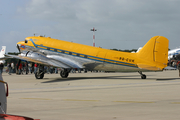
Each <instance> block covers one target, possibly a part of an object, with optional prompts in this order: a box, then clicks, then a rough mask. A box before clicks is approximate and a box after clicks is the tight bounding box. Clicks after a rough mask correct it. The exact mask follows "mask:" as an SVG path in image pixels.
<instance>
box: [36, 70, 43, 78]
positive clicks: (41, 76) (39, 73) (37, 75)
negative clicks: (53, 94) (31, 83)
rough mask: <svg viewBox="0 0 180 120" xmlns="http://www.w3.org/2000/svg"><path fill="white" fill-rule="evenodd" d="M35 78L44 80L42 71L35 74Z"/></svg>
mask: <svg viewBox="0 0 180 120" xmlns="http://www.w3.org/2000/svg"><path fill="white" fill-rule="evenodd" d="M35 77H36V79H43V78H44V72H42V71H40V72H36V73H35Z"/></svg>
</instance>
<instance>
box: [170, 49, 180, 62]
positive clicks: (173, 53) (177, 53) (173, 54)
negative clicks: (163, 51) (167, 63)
mask: <svg viewBox="0 0 180 120" xmlns="http://www.w3.org/2000/svg"><path fill="white" fill-rule="evenodd" d="M172 58H174V59H177V60H180V48H176V49H172V50H170V51H169V52H168V60H170V59H172Z"/></svg>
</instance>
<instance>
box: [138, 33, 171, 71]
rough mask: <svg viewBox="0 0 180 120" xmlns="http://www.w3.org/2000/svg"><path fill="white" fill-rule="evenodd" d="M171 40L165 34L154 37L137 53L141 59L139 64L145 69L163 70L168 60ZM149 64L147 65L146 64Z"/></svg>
mask: <svg viewBox="0 0 180 120" xmlns="http://www.w3.org/2000/svg"><path fill="white" fill-rule="evenodd" d="M168 46H169V40H168V39H167V38H165V37H163V36H155V37H152V38H151V39H150V40H149V41H148V42H147V43H146V44H145V45H144V47H143V48H142V49H141V50H140V51H139V52H138V53H137V55H138V57H139V58H140V59H141V60H140V64H139V65H138V66H139V67H141V68H144V69H158V70H162V69H163V68H165V67H166V66H167V62H168ZM144 63H145V64H147V65H146V66H145V64H144ZM150 66H151V67H150Z"/></svg>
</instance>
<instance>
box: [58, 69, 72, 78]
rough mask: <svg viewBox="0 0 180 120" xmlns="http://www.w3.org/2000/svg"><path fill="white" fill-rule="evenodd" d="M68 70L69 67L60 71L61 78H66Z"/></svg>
mask: <svg viewBox="0 0 180 120" xmlns="http://www.w3.org/2000/svg"><path fill="white" fill-rule="evenodd" d="M70 71H71V69H63V70H61V72H60V76H61V77H62V78H67V77H68V75H69V72H70Z"/></svg>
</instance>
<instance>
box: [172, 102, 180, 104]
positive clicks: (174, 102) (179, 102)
mask: <svg viewBox="0 0 180 120" xmlns="http://www.w3.org/2000/svg"><path fill="white" fill-rule="evenodd" d="M171 104H180V102H171Z"/></svg>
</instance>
